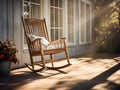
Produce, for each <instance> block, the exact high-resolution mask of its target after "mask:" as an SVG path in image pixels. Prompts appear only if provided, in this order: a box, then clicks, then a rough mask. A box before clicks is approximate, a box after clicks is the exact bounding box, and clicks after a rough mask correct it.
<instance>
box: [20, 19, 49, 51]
mask: <svg viewBox="0 0 120 90" xmlns="http://www.w3.org/2000/svg"><path fill="white" fill-rule="evenodd" d="M22 21H23V26H24V33H25V36H26V41H27V44H28V48H29V51H30V52H31V53H34V52H36V51H40V45H39V43H40V42H36V43H35V44H34V45H30V43H31V40H30V38H29V37H28V35H30V34H31V35H35V36H39V37H44V38H46V39H47V40H48V41H49V42H50V40H49V36H48V32H47V27H46V22H45V19H37V18H24V19H23V18H22Z"/></svg>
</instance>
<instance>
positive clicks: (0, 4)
mask: <svg viewBox="0 0 120 90" xmlns="http://www.w3.org/2000/svg"><path fill="white" fill-rule="evenodd" d="M2 4H3V1H2V0H1V2H0V41H1V40H2Z"/></svg>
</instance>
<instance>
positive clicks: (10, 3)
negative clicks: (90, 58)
mask: <svg viewBox="0 0 120 90" xmlns="http://www.w3.org/2000/svg"><path fill="white" fill-rule="evenodd" d="M77 2H78V0H77ZM21 6H22V0H1V2H0V13H1V14H0V41H3V40H6V39H8V40H13V41H14V43H15V44H16V47H17V49H18V51H19V52H18V53H17V57H18V58H19V60H20V63H19V65H14V64H13V65H12V68H16V67H21V66H24V63H25V62H27V63H30V60H29V54H28V51H25V50H24V49H23V39H22V37H23V32H22V29H23V27H22V23H21V16H22V7H21ZM44 6H45V5H44ZM77 11H78V5H76V14H75V15H76V16H75V17H76V18H75V19H76V20H75V21H76V23H75V30H76V45H73V46H68V52H69V56H70V57H73V56H78V55H82V54H86V53H88V52H90V51H91V46H92V44H88V45H79V24H78V23H79V21H78V16H79V14H78V13H77ZM45 15H46V14H45ZM46 17H47V16H46ZM55 57H65V56H64V54H63V53H61V54H59V55H55ZM46 58H47V57H46ZM35 59H36V60H37V58H35Z"/></svg>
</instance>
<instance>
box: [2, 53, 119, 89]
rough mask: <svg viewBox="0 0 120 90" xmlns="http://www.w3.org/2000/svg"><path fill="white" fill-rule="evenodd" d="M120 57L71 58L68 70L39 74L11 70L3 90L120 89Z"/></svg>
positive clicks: (25, 70)
mask: <svg viewBox="0 0 120 90" xmlns="http://www.w3.org/2000/svg"><path fill="white" fill-rule="evenodd" d="M118 56H120V55H115V54H114V55H113V54H95V55H94V54H92V55H87V56H80V57H75V58H70V62H71V64H72V65H70V66H68V67H66V68H63V69H59V70H50V69H46V70H43V71H42V72H37V73H33V72H32V71H30V70H29V69H28V68H27V67H24V68H20V69H16V70H12V71H11V75H10V76H8V77H2V76H1V77H0V90H120V63H119V62H120V58H119V57H118ZM115 58H117V59H115ZM64 61H65V60H62V61H59V62H56V64H59V65H60V64H63V63H64Z"/></svg>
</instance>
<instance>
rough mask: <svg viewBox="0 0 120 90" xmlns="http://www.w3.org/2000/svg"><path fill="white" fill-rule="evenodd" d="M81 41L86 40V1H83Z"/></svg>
mask: <svg viewBox="0 0 120 90" xmlns="http://www.w3.org/2000/svg"><path fill="white" fill-rule="evenodd" d="M80 5H81V7H80V8H81V12H80V14H81V21H80V22H81V25H80V26H81V42H84V41H85V11H84V9H85V3H84V2H81V4H80Z"/></svg>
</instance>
